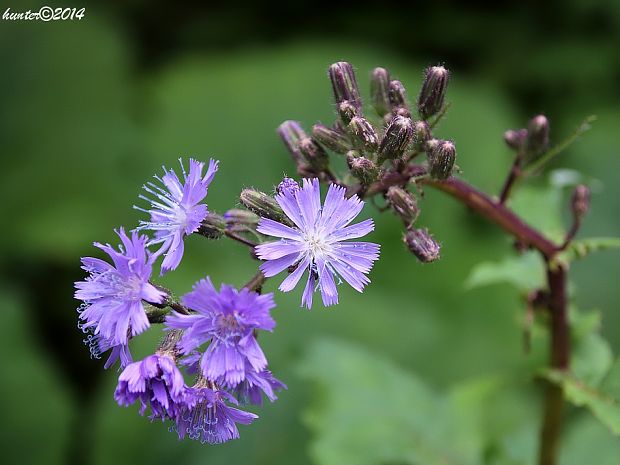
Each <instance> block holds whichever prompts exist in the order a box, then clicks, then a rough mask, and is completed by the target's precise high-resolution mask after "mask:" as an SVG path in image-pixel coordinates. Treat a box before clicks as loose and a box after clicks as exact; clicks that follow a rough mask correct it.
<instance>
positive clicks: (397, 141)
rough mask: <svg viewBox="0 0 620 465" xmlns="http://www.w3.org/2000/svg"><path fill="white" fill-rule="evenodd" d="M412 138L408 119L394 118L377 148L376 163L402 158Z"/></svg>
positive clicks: (411, 127) (411, 125)
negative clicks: (377, 156)
mask: <svg viewBox="0 0 620 465" xmlns="http://www.w3.org/2000/svg"><path fill="white" fill-rule="evenodd" d="M412 138H413V122H412V121H411V119H409V118H405V117H403V116H396V117H395V118H394V119H393V120H392V121H391V122H390V124H389V125H388V127H387V129H386V130H385V136H384V137H383V140H382V141H381V146H380V147H379V158H378V160H377V161H378V163H379V164H381V163H383V162H384V161H385V160H393V159H395V158H398V157H400V156H402V154H403V153H404V152H405V150H406V149H407V146H408V145H409V143H410V142H411V140H412Z"/></svg>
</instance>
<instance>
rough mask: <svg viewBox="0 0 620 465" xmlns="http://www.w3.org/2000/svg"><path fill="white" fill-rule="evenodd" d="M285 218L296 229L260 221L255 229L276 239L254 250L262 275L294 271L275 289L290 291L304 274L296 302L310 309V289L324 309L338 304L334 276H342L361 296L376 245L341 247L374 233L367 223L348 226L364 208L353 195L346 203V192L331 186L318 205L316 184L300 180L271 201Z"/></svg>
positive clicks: (364, 243)
mask: <svg viewBox="0 0 620 465" xmlns="http://www.w3.org/2000/svg"><path fill="white" fill-rule="evenodd" d="M275 199H276V201H277V202H278V204H279V205H280V207H282V210H284V213H286V215H287V216H288V217H289V218H290V219H291V221H292V222H293V223H294V224H295V226H294V227H289V226H286V225H284V224H281V223H278V222H276V221H273V220H270V219H268V218H262V219H261V220H260V223H259V224H258V228H257V230H258V231H259V232H260V233H262V234H265V235H268V236H274V237H279V238H280V240H279V241H276V242H270V243H266V244H260V245H258V246H257V247H256V253H257V255H258V257H259V258H260V259H262V260H267V261H266V262H265V263H263V264H262V265H261V267H260V268H261V271H262V272H263V273H264V274H265V276H267V277H270V276H274V275H276V274H278V273H280V272H281V271H284V270H286V269H287V268H289V267H294V270H293V271H292V272H291V273H290V274H289V276H287V277H286V279H284V281H282V283H281V284H280V287H279V289H280V290H281V291H282V292H288V291H291V290H292V289H293V288H294V287H295V286H296V285H297V283H298V282H299V280H300V279H301V277H302V275H303V274H304V272H305V271H306V270H309V273H308V274H309V276H308V281H307V283H306V288H305V290H304V293H303V297H302V300H301V303H302V305H305V306H306V307H307V308H311V307H312V295H313V293H314V291H315V287H316V285H317V284H318V288H319V289H320V291H321V297H322V299H323V304H324V305H325V306H328V305H333V304H337V303H338V291H337V289H336V283H335V280H334V277H341V278H342V279H344V280H345V281H346V282H347V283H349V284H350V285H351V287H353V288H354V289H355V290H357V291H359V292H362V290H363V289H364V286H365V285H366V284H367V283H369V282H370V280H369V279H368V277H367V276H366V274H367V273H368V272H369V271H370V269H371V268H372V265H373V262H374V261H375V260H377V259H378V258H379V245H378V244H373V243H370V242H343V241H345V240H347V239H353V238H358V237H362V236H365V235H366V234H368V233H369V232H371V231H372V230H373V229H374V223H373V221H372V219H367V220H364V221H362V222H360V223H357V224H353V225H349V223H351V221H353V219H354V218H355V217H356V216H357V215H358V214H359V213H360V211H361V210H362V208H363V206H364V202H362V201H361V200H360V199H359V198H358V197H357V196H356V195H354V196H352V197H350V198H346V197H345V188H344V187H340V186H337V185H335V184H331V185H330V186H329V190H328V191H327V197H326V198H325V202H324V204H323V206H321V193H320V189H319V180H318V179H304V180H303V187H302V188H300V189H297V190H296V189H291V188H286V189H281V190H280V193H279V194H277V195H276V196H275Z"/></svg>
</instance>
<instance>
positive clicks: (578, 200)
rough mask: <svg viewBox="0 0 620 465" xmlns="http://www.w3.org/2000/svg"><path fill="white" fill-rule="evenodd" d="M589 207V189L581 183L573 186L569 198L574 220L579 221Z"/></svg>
mask: <svg viewBox="0 0 620 465" xmlns="http://www.w3.org/2000/svg"><path fill="white" fill-rule="evenodd" d="M589 209H590V189H589V188H588V186H585V185H583V184H580V185H578V186H577V187H575V190H574V191H573V196H572V198H571V210H572V212H573V217H574V218H575V220H576V221H581V220H582V219H583V217H584V216H585V215H586V213H588V210H589Z"/></svg>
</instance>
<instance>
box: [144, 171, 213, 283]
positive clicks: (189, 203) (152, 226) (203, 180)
mask: <svg viewBox="0 0 620 465" xmlns="http://www.w3.org/2000/svg"><path fill="white" fill-rule="evenodd" d="M179 162H180V163H181V170H182V172H183V181H181V180H180V179H179V177H178V176H177V174H176V173H175V172H174V171H173V170H167V169H166V168H165V167H164V175H163V176H162V177H161V178H160V177H159V176H155V179H157V180H158V181H159V182H160V183H161V184H163V186H164V187H161V186H158V185H156V184H155V183H152V182H148V183H147V184H146V185H144V190H145V191H147V192H148V193H149V194H151V195H152V196H153V197H154V199H149V198H147V197H146V196H144V195H140V198H141V199H143V200H146V201H148V202H150V204H151V209H150V210H145V209H143V208H140V207H136V206H134V208H136V209H138V210H142V211H144V212H146V213H149V214H150V215H151V219H150V221H141V222H140V226H138V229H139V230H151V231H155V238H154V239H153V240H152V241H151V242H150V243H149V245H150V244H161V246H160V248H159V249H158V251H157V253H156V255H160V254H165V255H164V260H163V262H162V264H161V272H162V274H164V273H166V272H167V271H170V270H174V269H175V268H176V267H177V266H179V263H180V262H181V258H183V250H184V246H183V238H184V237H185V236H187V235H189V234H192V233H194V232H196V231H197V230H198V228H199V227H200V223H201V222H202V221H203V220H204V219H205V218H206V217H207V214H208V210H207V206H206V205H205V204H202V203H200V202H202V201H203V200H204V198H205V197H206V196H207V191H208V187H209V184H210V183H211V181H212V180H213V177H214V176H215V172H216V171H217V167H218V162H217V161H215V160H213V159H212V160H210V161H209V168H208V169H207V172H206V174H205V175H204V176H203V175H202V170H203V168H204V163H202V162H199V161H196V160H193V159H190V160H189V173H186V171H185V167H184V166H183V162H182V161H181V160H180V159H179Z"/></svg>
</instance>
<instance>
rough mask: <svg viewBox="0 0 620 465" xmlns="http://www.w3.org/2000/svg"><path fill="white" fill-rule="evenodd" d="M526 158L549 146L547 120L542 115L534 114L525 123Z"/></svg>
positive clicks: (540, 152)
mask: <svg viewBox="0 0 620 465" xmlns="http://www.w3.org/2000/svg"><path fill="white" fill-rule="evenodd" d="M525 147H526V151H527V158H528V159H530V160H531V159H532V158H535V157H537V156H539V155H541V154H542V153H543V152H545V151H546V150H547V149H548V148H549V120H548V119H547V117H546V116H544V115H538V116H534V117H533V118H532V119H531V120H530V122H529V124H528V125H527V139H526V142H525Z"/></svg>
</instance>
